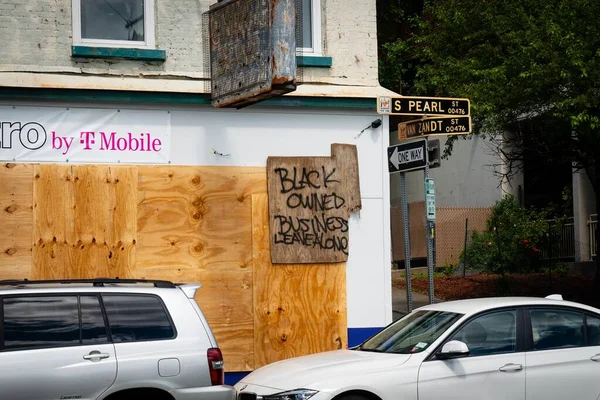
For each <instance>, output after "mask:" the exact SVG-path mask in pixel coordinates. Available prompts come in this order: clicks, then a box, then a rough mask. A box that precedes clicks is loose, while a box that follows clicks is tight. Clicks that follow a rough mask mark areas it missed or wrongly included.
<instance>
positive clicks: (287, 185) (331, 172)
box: [267, 144, 362, 264]
mask: <svg viewBox="0 0 600 400" xmlns="http://www.w3.org/2000/svg"><path fill="white" fill-rule="evenodd" d="M267 182H268V193H269V227H270V236H271V262H272V263H273V264H306V263H337V262H344V261H346V260H347V259H348V252H349V247H348V244H349V240H348V233H349V232H348V231H349V225H348V219H349V218H350V213H352V212H353V211H358V210H360V209H361V207H362V204H361V198H360V186H359V178H358V155H357V151H356V146H354V145H348V144H333V145H332V146H331V157H269V158H268V159H267Z"/></svg>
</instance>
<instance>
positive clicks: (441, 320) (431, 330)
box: [357, 311, 462, 354]
mask: <svg viewBox="0 0 600 400" xmlns="http://www.w3.org/2000/svg"><path fill="white" fill-rule="evenodd" d="M460 317H462V314H456V313H451V312H444V311H415V312H413V313H411V314H408V315H407V316H405V317H404V318H402V319H400V320H398V321H396V322H395V323H394V324H392V325H390V326H389V327H387V328H386V329H384V330H383V331H381V332H379V333H378V334H377V335H375V336H373V337H372V338H370V339H369V340H367V341H366V342H364V343H363V344H362V345H361V346H360V347H359V348H358V349H357V350H362V351H375V352H385V353H403V354H413V353H420V352H422V351H423V350H425V349H427V348H428V347H429V346H430V345H431V344H432V343H433V342H435V341H436V340H437V338H439V337H440V336H441V335H442V334H443V333H444V332H446V330H448V328H450V327H451V326H452V325H454V323H455V322H456V321H458V319H459V318H460Z"/></svg>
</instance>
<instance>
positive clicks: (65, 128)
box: [0, 106, 171, 164]
mask: <svg viewBox="0 0 600 400" xmlns="http://www.w3.org/2000/svg"><path fill="white" fill-rule="evenodd" d="M0 115H1V116H2V120H0V160H6V161H8V160H10V161H29V162H74V163H77V162H82V163H88V162H102V163H112V162H115V163H150V164H163V163H168V162H169V161H170V147H171V146H170V144H171V143H170V131H171V116H170V113H168V112H166V111H164V112H161V111H148V110H109V109H88V108H74V107H73V108H63V107H29V106H22V107H0Z"/></svg>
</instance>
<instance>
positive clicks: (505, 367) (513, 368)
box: [500, 363, 523, 372]
mask: <svg viewBox="0 0 600 400" xmlns="http://www.w3.org/2000/svg"><path fill="white" fill-rule="evenodd" d="M522 369H523V366H522V365H521V364H512V363H510V364H506V365H503V366H501V367H500V371H502V372H513V371H520V370H522Z"/></svg>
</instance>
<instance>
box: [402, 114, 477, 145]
mask: <svg viewBox="0 0 600 400" xmlns="http://www.w3.org/2000/svg"><path fill="white" fill-rule="evenodd" d="M470 133H471V117H434V118H425V119H418V120H414V121H408V122H401V123H399V124H398V139H400V140H403V139H410V138H414V137H419V136H438V135H468V134H470Z"/></svg>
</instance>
